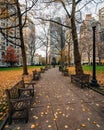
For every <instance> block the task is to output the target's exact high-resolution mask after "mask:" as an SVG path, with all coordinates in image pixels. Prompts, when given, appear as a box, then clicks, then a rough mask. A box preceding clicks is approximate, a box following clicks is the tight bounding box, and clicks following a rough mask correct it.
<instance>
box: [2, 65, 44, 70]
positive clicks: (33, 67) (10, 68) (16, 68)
mask: <svg viewBox="0 0 104 130" xmlns="http://www.w3.org/2000/svg"><path fill="white" fill-rule="evenodd" d="M41 67H43V66H28V68H32V69H35V68H41ZM11 70H22V67H8V68H7V67H6V68H0V71H11Z"/></svg>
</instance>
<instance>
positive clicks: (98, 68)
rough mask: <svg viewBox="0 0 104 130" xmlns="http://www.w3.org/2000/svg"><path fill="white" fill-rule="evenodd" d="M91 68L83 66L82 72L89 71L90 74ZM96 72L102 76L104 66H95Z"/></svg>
mask: <svg viewBox="0 0 104 130" xmlns="http://www.w3.org/2000/svg"><path fill="white" fill-rule="evenodd" d="M92 68H93V67H92V66H88V65H84V66H83V70H84V71H91V72H92ZM96 72H97V73H103V74H104V66H100V65H97V66H96Z"/></svg>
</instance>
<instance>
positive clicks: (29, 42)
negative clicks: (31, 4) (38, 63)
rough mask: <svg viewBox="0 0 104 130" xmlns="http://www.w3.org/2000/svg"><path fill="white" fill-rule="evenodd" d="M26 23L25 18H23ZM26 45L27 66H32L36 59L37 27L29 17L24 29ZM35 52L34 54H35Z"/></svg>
mask: <svg viewBox="0 0 104 130" xmlns="http://www.w3.org/2000/svg"><path fill="white" fill-rule="evenodd" d="M23 21H24V18H23ZM23 35H24V43H25V49H26V56H27V65H32V64H35V63H34V58H35V51H34V50H35V49H36V48H35V26H34V23H33V22H32V20H31V19H30V18H28V17H27V20H26V24H25V27H24V28H23ZM33 52H34V53H33Z"/></svg>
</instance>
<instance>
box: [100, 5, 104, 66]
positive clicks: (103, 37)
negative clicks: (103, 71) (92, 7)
mask: <svg viewBox="0 0 104 130" xmlns="http://www.w3.org/2000/svg"><path fill="white" fill-rule="evenodd" d="M99 22H100V24H101V30H100V53H99V55H100V60H101V62H102V63H103V64H104V7H103V8H101V9H100V10H99Z"/></svg>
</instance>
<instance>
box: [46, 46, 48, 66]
mask: <svg viewBox="0 0 104 130" xmlns="http://www.w3.org/2000/svg"><path fill="white" fill-rule="evenodd" d="M47 64H48V48H47V46H46V66H47Z"/></svg>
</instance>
